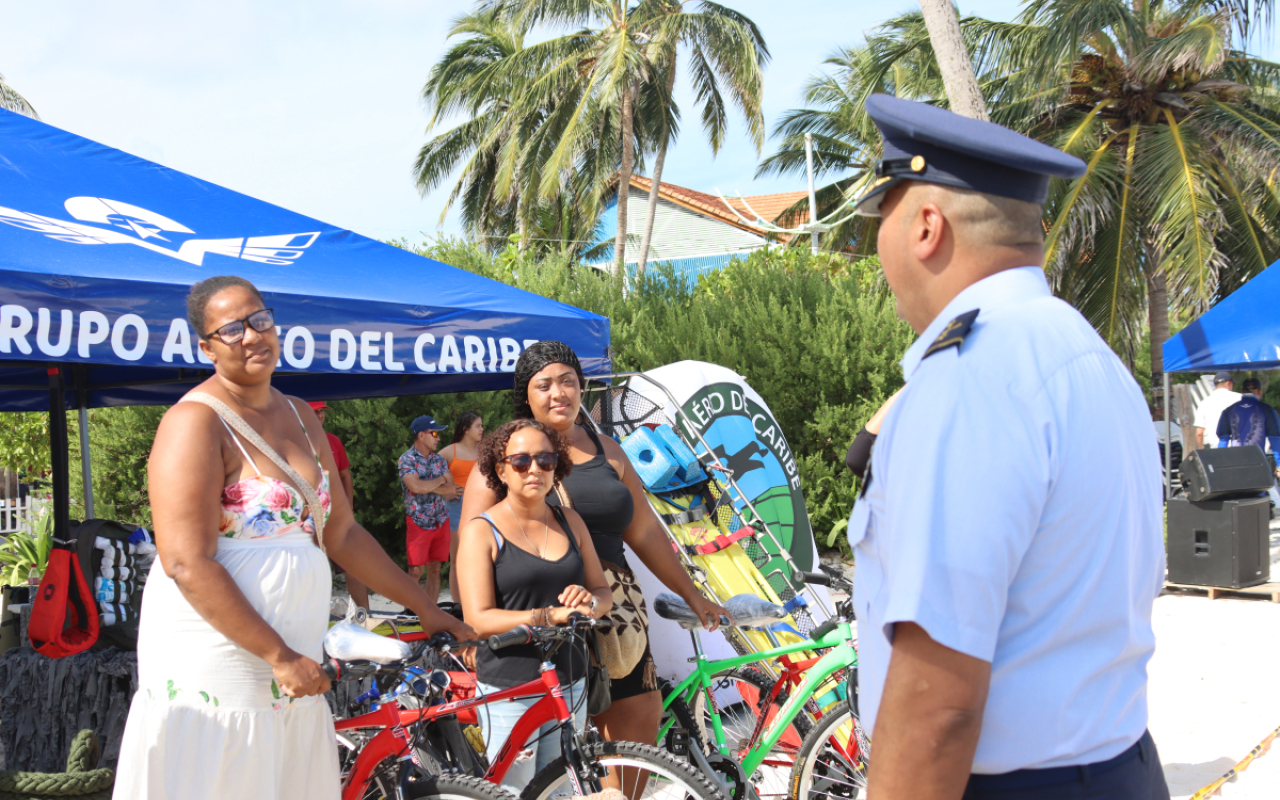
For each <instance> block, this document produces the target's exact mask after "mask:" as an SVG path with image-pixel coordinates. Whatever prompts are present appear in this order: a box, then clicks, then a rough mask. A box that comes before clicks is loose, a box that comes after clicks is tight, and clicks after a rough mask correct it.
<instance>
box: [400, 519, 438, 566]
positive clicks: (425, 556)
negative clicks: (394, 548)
mask: <svg viewBox="0 0 1280 800" xmlns="http://www.w3.org/2000/svg"><path fill="white" fill-rule="evenodd" d="M404 523H405V531H404V543H405V549H407V550H408V551H409V566H411V567H421V566H422V565H424V564H430V563H431V562H433V561H440V562H446V561H448V560H449V520H447V519H446V520H445V521H444V522H442V523H440V527H438V528H432V529H431V530H425V529H423V528H419V527H418V526H417V524H416V523H414V521H413V519H412V518H411V517H405V518H404Z"/></svg>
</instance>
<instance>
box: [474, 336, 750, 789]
mask: <svg viewBox="0 0 1280 800" xmlns="http://www.w3.org/2000/svg"><path fill="white" fill-rule="evenodd" d="M585 383H586V381H585V379H584V378H583V375H582V368H581V366H580V365H579V363H578V357H577V356H576V355H575V354H574V352H573V350H572V349H571V348H569V346H568V345H565V344H563V343H561V342H537V343H536V344H533V345H532V346H530V347H529V348H528V349H526V350H525V351H524V352H523V353H521V354H520V358H519V360H518V361H517V362H516V374H515V392H514V400H515V406H516V416H517V417H520V418H525V419H530V418H531V419H535V420H537V421H538V422H541V423H544V424H545V425H547V426H548V427H550V428H552V429H554V430H555V431H556V433H558V434H559V435H560V437H561V438H562V439H564V440H565V442H566V443H567V445H568V448H569V454H570V457H571V458H572V459H573V472H572V473H570V475H569V477H568V478H567V479H565V480H564V482H563V483H564V488H565V490H566V491H565V493H566V494H567V495H568V497H569V499H570V500H571V501H572V506H573V509H574V510H575V511H577V512H578V513H579V514H580V515H581V518H582V519H583V520H584V521H585V522H586V527H587V529H588V530H589V531H590V532H591V537H590V538H591V540H592V541H593V542H594V543H595V549H596V551H597V552H598V553H599V554H600V558H601V561H602V562H604V561H607V562H609V563H610V564H612V565H615V566H617V567H620V568H623V569H626V568H627V566H628V565H627V563H626V557H625V555H624V551H623V547H622V545H623V542H625V543H626V544H627V545H628V546H629V547H630V548H631V551H632V552H633V553H634V554H635V555H636V556H637V557H638V558H639V559H640V561H642V562H643V563H644V565H645V566H646V567H648V568H649V570H650V571H651V572H652V573H653V574H654V575H655V576H657V578H658V580H660V581H662V582H663V583H664V584H665V585H666V586H667V587H668V588H669V589H671V591H673V592H675V593H676V594H678V595H679V596H680V597H681V598H683V599H684V600H685V602H687V603H688V604H689V605H690V607H692V608H693V609H694V611H695V612H697V613H698V615H699V616H700V617H702V618H703V619H704V620H706V623H705V627H707V629H708V630H715V629H716V628H717V627H719V620H720V615H721V614H724V615H725V616H728V614H727V612H726V611H725V610H724V609H723V608H721V607H720V606H718V605H716V604H715V603H712V602H711V601H709V600H707V599H706V598H705V597H703V596H702V595H701V594H699V593H698V590H697V589H696V588H695V587H694V585H693V582H692V581H691V580H689V576H688V574H687V573H686V572H685V571H684V568H683V567H682V566H681V565H680V561H679V560H678V559H677V558H676V556H675V553H674V552H673V551H672V549H671V544H670V542H669V541H668V540H667V536H666V533H665V532H664V531H663V530H662V525H661V523H660V522H659V521H658V518H657V516H656V515H655V514H654V513H653V508H652V507H651V506H650V505H649V501H648V500H647V499H646V498H645V494H644V487H643V486H642V485H641V483H640V480H639V478H638V477H637V475H636V472H635V470H634V469H633V468H632V466H631V462H630V461H628V460H627V456H626V454H625V453H623V452H622V447H621V446H620V445H618V443H617V442H615V441H613V440H612V439H610V438H608V437H599V436H597V435H596V433H595V431H594V430H592V429H591V426H590V425H589V424H579V423H582V422H585V420H584V419H583V418H582V416H581V409H582V391H583V387H584V386H585ZM493 498H494V495H493V493H492V492H490V491H489V490H488V489H487V488H486V487H485V485H484V483H483V481H481V480H478V479H477V477H476V475H475V473H474V472H473V473H472V477H471V479H470V480H469V481H468V482H467V486H466V490H465V492H464V493H463V507H462V510H463V518H464V519H466V518H469V517H470V516H472V515H475V514H477V513H479V512H480V511H481V510H483V507H485V506H487V505H491V504H492V503H493ZM550 502H552V503H555V502H556V499H555V498H550ZM462 591H463V597H464V598H465V596H466V593H467V591H469V590H468V589H467V588H466V585H465V584H463V589H462ZM470 621H471V620H468V622H470ZM472 624H474V623H472ZM611 694H612V697H613V703H612V705H610V706H609V710H608V711H606V712H604V713H603V714H599V715H597V716H596V717H595V719H594V721H595V723H596V725H597V726H598V727H599V728H600V730H601V732H602V733H603V734H604V736H605V738H606V739H609V740H610V741H632V742H643V743H646V744H654V743H655V741H656V739H657V737H658V722H659V720H660V719H661V717H662V698H661V696H660V695H659V693H658V691H657V683H656V674H655V670H654V667H653V660H652V657H651V656H650V655H649V653H648V652H646V653H645V655H644V657H643V658H641V660H640V663H639V664H638V665H637V666H636V668H635V670H634V671H633V672H632V673H631V674H630V675H627V676H626V677H624V678H621V679H619V678H614V679H613V685H612V687H611ZM623 781H624V782H625V785H627V786H633V785H638V782H636V781H632V780H629V779H628V777H627V776H625V775H624V776H623Z"/></svg>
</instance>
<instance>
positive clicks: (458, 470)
mask: <svg viewBox="0 0 1280 800" xmlns="http://www.w3.org/2000/svg"><path fill="white" fill-rule="evenodd" d="M483 438H484V420H483V419H481V418H480V415H479V414H477V413H476V412H474V411H464V412H462V413H461V414H460V415H458V421H457V422H455V423H454V425H453V441H452V443H450V444H448V445H446V446H445V447H444V449H442V450H441V451H440V456H441V457H442V458H443V459H444V460H445V463H446V464H448V465H449V472H450V473H452V474H453V482H454V483H456V484H457V485H458V490H457V495H455V496H454V497H452V498H449V499H446V500H445V501H444V506H445V508H446V509H448V511H449V596H450V597H451V598H453V601H454V602H455V603H457V602H461V600H460V599H459V597H458V579H457V578H455V577H454V575H456V574H457V573H456V571H455V570H454V568H453V565H454V562H455V561H457V558H458V528H460V527H462V487H463V486H466V485H467V478H469V477H471V469H472V468H473V467H474V466H475V465H476V459H477V458H479V457H480V440H481V439H483Z"/></svg>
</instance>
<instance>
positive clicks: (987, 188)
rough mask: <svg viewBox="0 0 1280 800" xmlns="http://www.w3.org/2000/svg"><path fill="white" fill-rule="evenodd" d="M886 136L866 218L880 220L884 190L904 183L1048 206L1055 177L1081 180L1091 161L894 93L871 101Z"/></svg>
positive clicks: (866, 200)
mask: <svg viewBox="0 0 1280 800" xmlns="http://www.w3.org/2000/svg"><path fill="white" fill-rule="evenodd" d="M867 114H868V115H869V116H870V117H871V119H872V121H873V122H875V124H876V127H878V128H879V129H880V134H881V135H882V136H883V137H884V155H883V157H882V158H881V159H880V163H879V164H877V165H876V176H877V177H876V179H875V181H874V182H873V183H872V184H871V188H870V189H868V190H867V192H866V193H865V194H864V195H863V196H862V197H861V198H859V199H858V205H857V211H858V213H859V214H865V215H867V216H871V217H876V216H879V215H880V203H881V201H883V200H884V195H885V192H887V191H889V190H890V189H891V188H893V187H894V186H896V185H897V184H899V183H900V182H902V181H904V180H912V181H924V182H926V183H940V184H942V185H944V186H955V187H958V188H960V189H972V190H973V191H975V192H983V193H985V194H995V195H1001V196H1002V197H1012V198H1015V199H1017V200H1026V201H1027V202H1029V203H1037V204H1039V203H1043V202H1044V201H1045V198H1046V197H1047V196H1048V194H1049V179H1050V178H1053V177H1057V178H1078V177H1080V176H1081V175H1083V174H1084V172H1085V165H1084V162H1083V161H1081V160H1080V159H1078V158H1076V157H1075V156H1070V155H1067V154H1066V153H1064V152H1062V151H1061V150H1058V149H1056V148H1053V147H1050V146H1049V145H1047V144H1041V143H1040V142H1037V141H1036V140H1035V139H1031V138H1028V137H1026V136H1023V135H1022V134H1020V133H1014V132H1013V131H1011V130H1009V129H1008V128H1006V127H1004V126H1003V125H996V124H995V123H994V122H983V121H981V120H977V119H970V118H969V117H962V116H960V115H959V114H955V113H952V112H950V111H947V110H945V109H942V108H938V107H936V106H931V105H929V104H928V103H917V102H913V101H911V100H903V99H901V98H897V97H893V96H892V95H887V94H874V95H872V96H871V97H869V98H867Z"/></svg>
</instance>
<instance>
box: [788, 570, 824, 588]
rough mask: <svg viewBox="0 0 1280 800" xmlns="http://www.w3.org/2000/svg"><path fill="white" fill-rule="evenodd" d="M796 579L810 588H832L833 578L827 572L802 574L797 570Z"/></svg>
mask: <svg viewBox="0 0 1280 800" xmlns="http://www.w3.org/2000/svg"><path fill="white" fill-rule="evenodd" d="M796 578H797V579H799V580H802V581H804V582H805V583H807V584H809V585H810V586H830V585H831V576H830V575H827V574H826V573H825V572H801V571H799V570H796Z"/></svg>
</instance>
